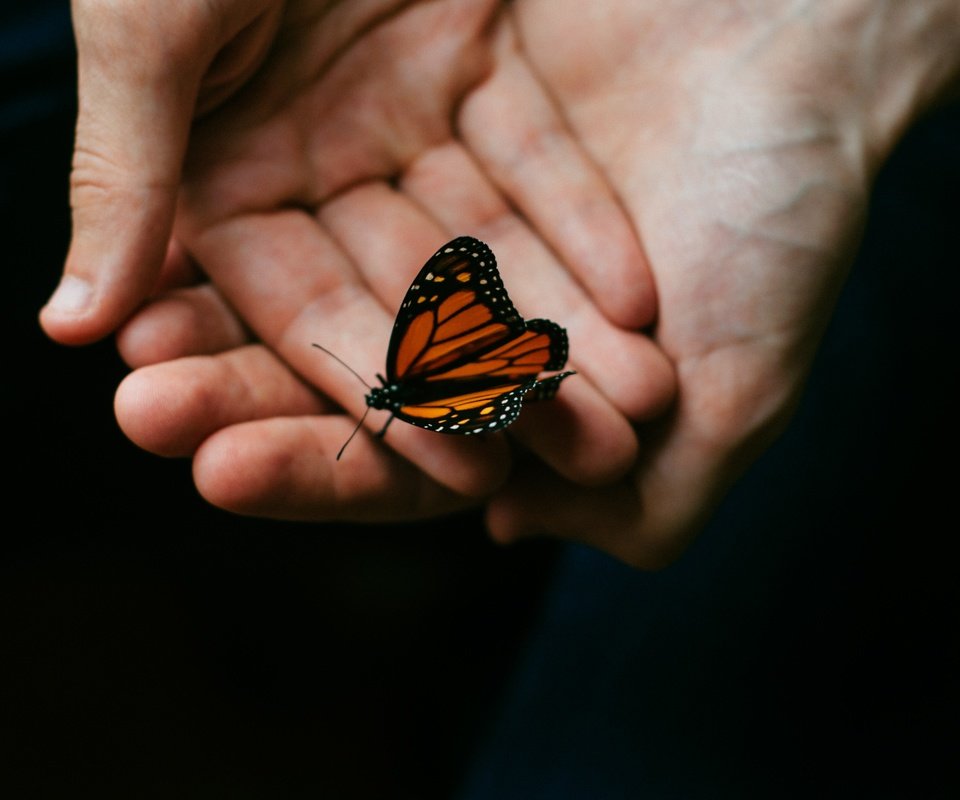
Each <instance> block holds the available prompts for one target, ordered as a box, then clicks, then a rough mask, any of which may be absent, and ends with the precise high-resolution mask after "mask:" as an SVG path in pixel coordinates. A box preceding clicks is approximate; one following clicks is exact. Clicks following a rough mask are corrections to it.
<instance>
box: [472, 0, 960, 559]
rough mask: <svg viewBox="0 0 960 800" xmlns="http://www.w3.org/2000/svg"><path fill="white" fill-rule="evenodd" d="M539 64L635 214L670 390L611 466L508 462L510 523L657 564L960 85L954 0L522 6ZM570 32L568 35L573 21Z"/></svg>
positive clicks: (744, 461)
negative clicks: (878, 198) (577, 473)
mask: <svg viewBox="0 0 960 800" xmlns="http://www.w3.org/2000/svg"><path fill="white" fill-rule="evenodd" d="M516 11H517V19H518V29H519V31H520V37H521V39H522V41H523V43H524V45H525V49H526V52H527V53H528V54H529V57H530V60H531V62H532V64H533V66H534V69H535V70H536V72H537V74H538V75H540V76H541V77H542V79H543V80H544V82H545V83H546V85H547V86H548V88H549V90H550V92H551V94H552V96H553V97H554V98H555V99H556V101H557V102H558V104H559V105H560V107H562V109H563V113H564V115H565V118H566V119H567V120H569V122H570V125H571V128H572V129H573V131H574V133H575V134H576V135H577V136H578V137H579V139H580V141H581V142H582V143H583V145H584V147H585V148H586V149H587V151H588V152H589V153H590V154H591V155H592V156H593V158H594V159H595V160H596V162H597V164H598V165H599V166H600V168H601V169H602V171H603V173H604V175H606V176H607V177H608V178H609V180H610V181H611V183H612V184H613V186H614V187H615V189H616V190H617V193H618V195H619V196H620V197H621V198H622V199H623V202H624V204H625V207H626V208H627V210H628V213H629V214H630V216H631V219H632V220H633V221H634V222H635V225H636V227H637V230H638V231H639V234H640V237H641V239H642V241H643V244H644V248H645V250H646V254H647V258H648V261H649V263H650V265H651V268H652V271H653V273H654V278H655V282H656V286H657V291H658V300H659V319H658V324H657V327H656V331H655V334H654V338H655V340H656V341H657V343H658V344H659V345H660V346H661V347H662V348H663V349H664V351H665V352H666V353H667V354H668V356H669V357H670V358H671V360H672V361H673V363H674V364H675V367H676V373H677V379H678V384H679V387H678V402H677V404H676V406H675V408H674V409H673V410H672V413H671V415H670V417H669V418H668V419H666V420H664V421H658V422H656V423H655V424H651V425H646V426H641V427H640V428H639V435H640V440H641V457H640V461H639V463H638V465H637V467H636V469H635V470H633V472H632V473H631V474H630V475H629V476H628V477H627V478H625V479H623V480H621V481H618V482H617V483H615V484H613V485H610V486H605V487H599V488H588V487H583V486H576V485H574V484H572V483H571V482H569V481H566V480H564V479H563V478H561V477H559V476H557V475H555V474H551V473H550V472H548V471H544V470H539V469H534V468H527V469H523V470H520V469H518V470H516V472H515V480H513V481H511V483H510V484H508V486H506V487H505V488H504V490H503V492H501V493H500V494H499V495H498V496H497V497H495V498H494V499H493V500H492V502H491V503H490V505H489V512H488V520H489V524H490V527H491V530H492V531H493V532H494V534H495V535H496V536H497V537H498V538H499V539H501V540H503V541H510V540H514V539H517V538H519V537H521V536H524V535H530V534H537V533H549V534H551V535H559V536H562V537H566V538H570V539H575V540H581V541H588V542H589V543H591V544H593V545H595V546H597V547H600V548H602V549H604V550H607V551H609V552H611V553H614V554H615V555H617V556H619V557H620V558H622V559H624V560H626V561H628V562H630V563H634V564H638V565H642V566H656V565H659V564H663V563H665V562H667V561H669V560H670V559H671V558H673V557H674V556H675V555H676V554H677V553H678V552H679V551H680V550H682V548H683V547H684V546H685V545H686V543H687V542H688V541H689V539H690V537H691V536H692V535H693V534H694V533H695V532H696V531H697V530H698V528H699V527H701V525H702V523H703V522H704V521H705V519H706V518H707V516H708V515H709V514H710V512H711V511H712V509H713V508H714V507H715V506H716V504H717V503H718V502H719V500H720V498H721V497H722V496H723V494H724V493H725V491H726V490H727V488H728V487H729V485H730V484H731V483H732V482H733V481H734V480H735V479H736V478H737V477H738V476H739V475H740V474H741V472H742V471H743V470H744V469H745V468H746V466H747V465H749V464H750V463H751V462H752V461H753V459H754V458H755V457H756V456H757V455H758V454H759V453H760V452H761V451H762V450H763V449H764V448H765V447H766V446H767V445H768V444H769V443H770V442H771V440H772V439H773V438H774V437H775V436H776V435H777V433H778V432H779V431H780V430H781V429H782V428H783V427H784V425H785V423H786V421H787V419H788V418H789V415H790V412H791V409H792V408H793V406H794V404H795V403H796V401H797V399H798V396H799V394H800V392H801V389H802V385H803V381H804V378H805V376H806V374H807V372H808V369H809V367H810V364H811V361H812V359H813V355H814V351H815V348H816V346H817V342H818V339H819V337H820V334H821V332H822V330H823V329H824V327H825V324H826V321H827V319H828V316H829V314H830V312H831V309H832V306H833V302H834V298H835V296H836V294H837V292H838V289H839V287H840V285H841V282H842V281H843V278H844V276H845V274H846V270H847V267H848V264H849V262H850V260H851V257H852V253H853V250H854V248H855V245H856V242H857V238H858V235H859V231H860V227H861V223H862V220H863V218H864V216H865V213H866V204H867V200H868V196H869V191H870V185H871V182H872V180H873V177H874V176H875V174H876V172H877V170H878V168H879V166H880V165H881V164H882V163H883V161H884V160H885V158H886V157H887V155H888V154H889V152H890V150H891V149H892V147H893V145H894V144H895V143H896V141H897V140H898V139H899V137H900V135H901V134H902V132H903V131H904V130H905V129H906V128H907V127H908V126H909V125H910V123H911V122H912V121H913V120H914V119H916V117H917V116H918V115H919V114H921V113H922V112H923V111H924V110H925V109H927V108H929V107H930V106H931V105H932V104H933V103H935V102H937V101H938V100H941V99H943V98H944V97H945V96H946V95H947V94H948V93H950V92H951V91H953V92H955V90H956V88H957V78H958V75H960V69H958V66H960V65H958V61H960V6H958V5H957V4H956V3H954V2H939V0H931V1H930V2H923V3H913V4H910V5H909V6H907V5H906V4H900V5H896V6H890V5H883V4H876V3H871V2H860V0H849V1H848V0H836V2H826V3H812V4H811V3H800V4H798V3H794V2H781V3H776V2H775V3H764V4H760V5H756V6H747V7H745V6H743V4H742V3H716V2H709V3H708V2H686V3H672V4H660V3H626V2H625V3H620V4H617V5H616V8H615V9H614V8H613V6H611V5H610V4H606V5H604V6H603V7H602V8H601V7H599V6H597V7H594V8H592V9H591V10H589V11H588V10H585V9H584V8H582V7H577V8H573V7H572V6H569V5H567V4H559V5H558V4H556V3H551V2H545V1H544V0H530V2H524V3H520V4H518V5H517V7H516ZM572 31H576V35H575V36H573V35H571V32H572Z"/></svg>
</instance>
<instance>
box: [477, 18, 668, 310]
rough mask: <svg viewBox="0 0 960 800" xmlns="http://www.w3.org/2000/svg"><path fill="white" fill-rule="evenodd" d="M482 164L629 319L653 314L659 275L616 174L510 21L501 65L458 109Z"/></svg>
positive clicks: (598, 295) (597, 297)
mask: <svg viewBox="0 0 960 800" xmlns="http://www.w3.org/2000/svg"><path fill="white" fill-rule="evenodd" d="M458 121H459V123H460V131H461V134H462V136H463V140H464V142H465V144H466V145H467V147H468V149H469V150H470V152H471V153H472V154H473V155H474V156H475V157H476V158H477V160H478V162H479V164H480V166H481V168H482V169H483V170H484V172H485V173H486V174H487V175H488V176H489V177H490V178H491V179H492V180H493V181H494V183H495V184H496V185H497V186H498V187H499V188H500V189H501V191H502V192H503V193H504V194H505V195H506V197H507V198H509V200H510V202H511V204H512V205H514V206H516V207H518V208H519V209H520V210H521V211H522V213H523V215H524V216H525V217H526V218H527V219H528V220H529V221H530V223H531V225H532V226H533V227H534V228H536V230H537V232H538V233H539V235H540V236H541V237H542V239H543V240H544V241H545V242H546V243H548V244H549V245H550V247H551V248H552V249H553V250H554V251H555V252H556V254H557V256H558V257H559V258H560V259H561V260H562V261H563V262H564V263H566V264H567V265H569V267H570V268H571V269H572V271H573V273H574V274H575V275H576V276H577V278H578V279H579V280H580V281H581V282H582V283H583V285H584V287H586V289H587V291H588V292H589V293H590V295H591V297H592V298H593V301H594V303H595V304H596V305H597V306H598V307H599V308H600V309H601V310H602V311H603V312H604V313H605V314H606V315H607V316H608V317H609V318H610V319H611V320H612V321H613V322H615V323H616V324H618V325H620V326H622V327H624V328H644V327H648V326H650V325H652V324H653V322H654V320H655V317H656V310H657V302H656V290H655V286H654V280H653V275H652V273H651V271H650V269H649V266H648V264H647V260H646V257H645V256H644V253H643V249H642V247H641V245H640V242H639V240H638V238H637V234H636V232H635V229H634V227H633V226H632V224H631V223H630V220H629V218H628V216H627V214H626V213H625V211H624V209H623V207H622V205H621V204H620V202H619V200H618V199H617V196H616V194H615V193H614V191H613V188H612V186H611V182H610V181H609V180H608V179H607V178H606V177H605V176H604V175H603V173H602V172H601V171H600V169H599V168H598V167H597V165H596V164H595V163H593V161H592V160H591V159H590V156H589V154H588V153H587V152H586V151H585V150H584V149H583V146H582V145H581V144H580V143H579V142H578V141H577V136H576V132H575V131H573V130H572V129H570V128H569V127H568V126H567V123H566V122H565V121H564V120H563V118H562V117H561V115H560V114H559V113H558V111H557V109H556V108H555V107H554V105H553V102H552V101H551V99H550V97H549V96H548V94H547V93H546V91H545V89H544V87H543V85H542V83H541V82H540V81H539V80H538V79H537V77H536V76H535V75H534V73H533V72H532V71H531V70H530V68H529V66H528V65H527V63H526V62H525V60H524V59H523V58H522V56H521V54H520V51H519V46H518V44H517V41H516V37H515V35H514V33H513V32H512V29H511V28H510V27H509V26H503V27H502V29H501V35H500V36H499V38H498V41H497V66H496V69H495V70H494V72H493V74H492V75H491V77H490V78H489V79H488V80H487V81H486V82H485V83H484V84H483V85H482V86H480V87H479V88H478V89H477V90H476V91H475V92H473V93H471V94H470V95H469V97H468V98H467V99H466V101H465V102H464V104H463V106H462V107H461V110H460V115H459V118H458Z"/></svg>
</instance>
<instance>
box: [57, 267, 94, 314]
mask: <svg viewBox="0 0 960 800" xmlns="http://www.w3.org/2000/svg"><path fill="white" fill-rule="evenodd" d="M92 297H93V286H91V285H90V282H89V281H86V280H84V279H83V278H78V277H76V276H75V275H64V276H63V279H62V280H61V281H60V285H59V286H58V287H57V289H56V291H55V292H54V293H53V295H52V296H51V297H50V300H48V301H47V308H48V309H50V310H51V311H54V312H56V313H58V314H73V315H76V314H79V313H80V312H82V311H84V310H85V309H86V308H87V306H89V305H90V299H91V298H92Z"/></svg>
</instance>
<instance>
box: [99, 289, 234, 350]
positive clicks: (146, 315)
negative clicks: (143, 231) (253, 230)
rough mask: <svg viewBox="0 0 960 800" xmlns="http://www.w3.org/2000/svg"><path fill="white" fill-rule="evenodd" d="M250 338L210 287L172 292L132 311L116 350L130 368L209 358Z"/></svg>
mask: <svg viewBox="0 0 960 800" xmlns="http://www.w3.org/2000/svg"><path fill="white" fill-rule="evenodd" d="M249 340H250V335H249V333H248V332H247V331H246V329H245V328H244V327H243V324H242V323H241V322H240V320H239V319H238V318H237V315H236V313H235V312H234V311H233V309H231V308H230V307H229V306H228V305H227V303H226V302H225V301H224V299H223V296H222V295H221V294H220V293H219V292H218V291H217V290H216V289H215V288H214V287H213V286H211V285H210V284H203V285H200V286H194V287H191V288H189V289H175V290H173V291H170V292H167V293H166V294H163V295H161V296H160V297H158V298H157V299H156V300H154V301H153V302H151V303H150V304H148V305H147V306H145V307H144V308H143V309H141V310H140V311H138V312H137V313H136V315H135V316H133V317H132V318H131V319H130V320H129V321H128V322H127V323H126V324H125V325H124V326H123V327H122V328H121V329H120V330H119V331H118V332H117V349H118V350H119V351H120V356H121V357H122V358H123V360H124V361H126V363H127V364H128V365H129V366H131V367H134V368H137V367H145V366H147V365H149V364H158V363H160V362H162V361H172V360H173V359H176V358H183V357H185V356H195V355H209V354H213V353H220V352H223V351H225V350H230V349H233V348H236V347H240V346H241V345H243V344H245V343H247V342H248V341H249Z"/></svg>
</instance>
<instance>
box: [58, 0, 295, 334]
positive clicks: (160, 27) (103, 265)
mask: <svg viewBox="0 0 960 800" xmlns="http://www.w3.org/2000/svg"><path fill="white" fill-rule="evenodd" d="M72 10H73V26H74V31H75V36H76V40H77V52H78V72H79V109H80V110H79V117H78V119H77V132H76V140H75V146H74V157H73V169H72V172H71V176H70V204H71V208H72V212H73V236H72V241H71V245H70V252H69V254H68V256H67V262H66V266H65V269H64V275H63V278H62V279H61V283H60V286H59V288H58V290H57V292H55V293H54V296H53V298H51V302H49V303H48V305H47V306H46V307H45V308H44V309H43V311H42V312H41V317H40V319H41V324H42V325H43V327H44V329H45V330H46V332H47V334H48V335H50V336H51V337H52V338H54V339H56V340H57V341H60V342H63V343H65V344H86V343H89V342H92V341H94V340H96V339H99V338H101V337H103V336H105V335H107V334H108V333H111V332H112V331H114V330H115V329H116V328H117V326H118V325H120V323H121V322H123V321H124V320H125V319H126V318H127V316H128V315H129V314H130V313H131V312H132V311H133V310H134V309H135V308H136V307H137V306H138V305H139V304H140V303H141V302H142V301H143V299H144V298H145V297H147V295H148V294H149V293H150V292H151V291H153V290H154V289H155V286H156V284H157V280H158V276H159V274H160V270H161V266H162V265H163V263H164V261H165V258H166V259H169V261H170V262H171V263H172V262H175V261H176V260H177V259H178V257H179V251H178V250H177V249H176V248H174V249H173V250H172V252H170V253H169V254H168V253H167V248H168V246H169V244H170V231H171V226H172V224H173V218H174V209H175V205H176V198H177V191H178V188H179V184H180V171H181V168H182V164H183V156H184V151H185V148H186V145H187V139H188V135H189V131H190V127H191V125H192V124H193V121H194V119H195V118H196V117H197V116H200V115H202V114H204V113H206V112H208V111H210V110H211V109H213V108H216V107H217V106H219V105H221V104H222V103H224V102H226V101H227V100H228V99H229V98H230V97H231V96H232V95H233V94H234V93H235V92H236V91H237V90H238V89H239V88H240V87H241V86H243V85H244V84H245V83H246V82H247V81H248V80H249V79H250V77H251V76H252V75H253V74H254V73H255V71H256V70H257V68H258V67H259V65H260V64H261V63H262V61H263V59H264V58H265V57H266V53H267V51H268V49H269V47H270V46H271V44H272V42H273V38H274V35H275V34H276V30H277V28H278V26H279V23H280V18H281V10H282V4H279V3H276V2H273V1H272V0H224V2H219V3H215V4H211V3H204V2H198V1H194V2H184V3H175V4H168V3H153V2H149V1H147V2H144V1H143V0H140V1H139V2H138V1H137V0H74V2H73V9H72Z"/></svg>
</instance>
